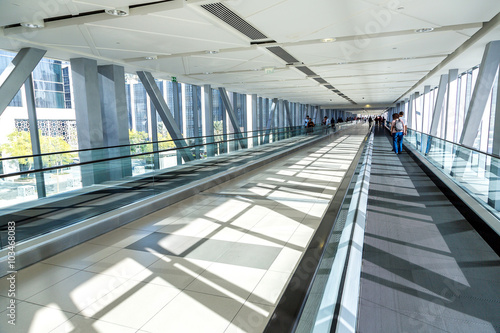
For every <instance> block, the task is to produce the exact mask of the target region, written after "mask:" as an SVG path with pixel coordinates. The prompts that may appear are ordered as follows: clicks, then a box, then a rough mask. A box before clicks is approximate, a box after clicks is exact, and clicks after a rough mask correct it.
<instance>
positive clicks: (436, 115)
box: [425, 74, 448, 155]
mask: <svg viewBox="0 0 500 333" xmlns="http://www.w3.org/2000/svg"><path fill="white" fill-rule="evenodd" d="M447 84H448V74H443V75H441V78H440V79H439V87H438V92H437V96H436V103H435V104H434V110H433V111H432V120H431V128H430V129H429V135H431V136H436V134H437V129H438V125H439V120H440V118H441V111H442V110H443V103H444V96H445V93H446V86H447ZM431 143H432V139H431V137H429V138H428V139H427V148H426V150H425V154H426V155H427V154H428V153H429V150H430V149H431Z"/></svg>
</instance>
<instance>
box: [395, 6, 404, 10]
mask: <svg viewBox="0 0 500 333" xmlns="http://www.w3.org/2000/svg"><path fill="white" fill-rule="evenodd" d="M397 9H398V10H403V9H405V7H403V6H399V7H398V8H397Z"/></svg>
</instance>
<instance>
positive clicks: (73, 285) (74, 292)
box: [27, 271, 126, 314]
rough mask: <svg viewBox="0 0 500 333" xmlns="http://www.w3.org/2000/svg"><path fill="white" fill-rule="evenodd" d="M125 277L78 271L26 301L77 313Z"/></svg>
mask: <svg viewBox="0 0 500 333" xmlns="http://www.w3.org/2000/svg"><path fill="white" fill-rule="evenodd" d="M124 282H126V280H125V279H122V278H118V277H114V276H109V275H103V274H95V273H91V272H86V271H80V272H78V273H76V274H75V275H73V276H71V278H68V279H65V280H63V281H61V282H59V283H56V284H55V285H53V286H51V287H49V288H47V289H45V290H44V291H42V292H40V293H38V294H36V295H34V296H32V297H30V298H28V299H27V301H28V302H31V303H34V304H38V305H42V306H47V307H54V308H59V309H62V310H64V311H68V312H72V313H75V314H76V313H79V312H80V311H82V310H84V309H86V308H87V307H89V306H91V305H92V304H93V303H94V302H96V301H98V300H99V299H101V298H102V297H105V296H106V295H107V294H109V293H110V292H112V291H113V290H114V289H116V288H118V287H119V286H120V285H121V284H123V283H124Z"/></svg>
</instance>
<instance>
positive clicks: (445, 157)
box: [405, 130, 500, 218]
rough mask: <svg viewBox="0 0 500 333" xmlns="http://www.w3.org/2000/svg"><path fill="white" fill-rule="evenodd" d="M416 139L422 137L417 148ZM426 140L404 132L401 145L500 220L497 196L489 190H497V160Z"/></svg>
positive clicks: (426, 136) (417, 134) (410, 131)
mask: <svg viewBox="0 0 500 333" xmlns="http://www.w3.org/2000/svg"><path fill="white" fill-rule="evenodd" d="M419 135H421V136H422V139H421V141H422V146H420V147H419V146H417V144H416V143H417V137H418V136H419ZM429 138H431V137H430V136H428V135H427V134H422V133H419V132H416V131H414V130H408V135H407V136H405V142H406V143H408V144H410V146H412V147H413V148H415V149H417V151H419V152H420V153H421V154H422V155H424V156H425V158H426V159H427V160H428V161H429V162H431V163H432V164H433V165H434V166H436V167H437V168H438V169H439V170H441V171H442V172H443V173H444V174H445V175H446V176H448V177H449V178H450V179H451V180H453V181H454V182H455V183H456V184H457V185H458V186H460V187H461V188H463V189H464V190H465V191H466V192H467V193H469V194H470V195H471V197H473V198H474V199H476V200H477V201H478V202H479V203H481V204H482V205H483V206H484V207H486V208H487V209H488V210H489V211H490V212H492V213H493V214H494V215H496V216H497V217H498V218H500V213H499V208H500V192H498V191H495V190H491V189H495V188H497V187H498V184H497V183H498V175H497V173H498V167H497V166H500V159H499V158H497V157H493V156H490V155H487V154H485V153H482V152H479V151H475V150H471V149H468V148H466V147H463V146H459V145H457V144H455V143H453V142H449V141H445V140H442V139H439V138H435V137H432V138H431V140H429ZM426 150H428V153H427V154H426ZM488 195H490V197H488ZM497 202H498V204H497Z"/></svg>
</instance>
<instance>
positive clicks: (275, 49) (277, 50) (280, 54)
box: [267, 46, 299, 64]
mask: <svg viewBox="0 0 500 333" xmlns="http://www.w3.org/2000/svg"><path fill="white" fill-rule="evenodd" d="M267 49H268V50H269V51H271V52H272V53H274V54H275V55H276V56H278V57H280V58H281V59H283V60H284V61H286V63H287V64H293V63H297V62H299V61H298V60H297V59H295V57H294V56H292V55H291V54H290V53H288V52H286V51H285V50H284V49H283V48H282V47H281V46H271V47H268V48H267Z"/></svg>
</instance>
